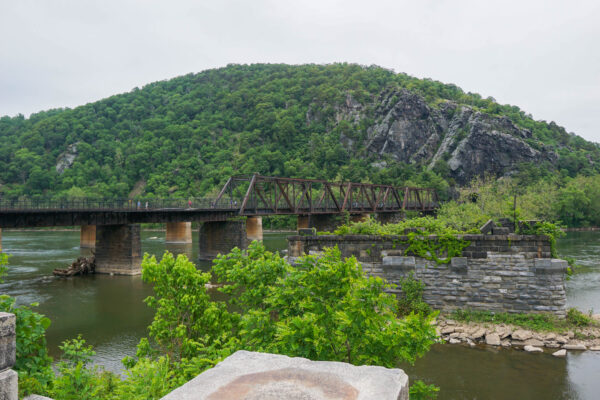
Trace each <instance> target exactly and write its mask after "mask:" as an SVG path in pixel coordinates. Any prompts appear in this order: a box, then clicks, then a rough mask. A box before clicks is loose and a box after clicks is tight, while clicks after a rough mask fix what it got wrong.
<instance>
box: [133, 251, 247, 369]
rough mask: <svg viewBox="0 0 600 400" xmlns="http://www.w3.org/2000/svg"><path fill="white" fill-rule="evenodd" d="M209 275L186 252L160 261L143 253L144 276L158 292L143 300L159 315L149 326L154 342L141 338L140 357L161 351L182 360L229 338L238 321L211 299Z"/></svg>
mask: <svg viewBox="0 0 600 400" xmlns="http://www.w3.org/2000/svg"><path fill="white" fill-rule="evenodd" d="M210 278H211V275H210V274H209V273H202V272H200V271H198V270H197V269H196V266H195V265H194V264H193V263H191V262H190V261H189V260H188V259H187V257H186V256H185V255H179V256H177V258H176V259H175V258H174V257H173V255H172V254H171V253H169V252H166V253H165V254H164V255H163V258H162V260H161V261H160V263H159V262H157V261H156V258H155V257H154V256H152V257H150V256H148V255H147V254H146V255H144V260H143V261H142V279H143V280H144V282H148V283H152V284H153V288H154V293H155V296H149V297H148V298H146V299H145V300H144V301H145V302H146V304H147V305H148V306H149V307H151V308H154V309H155V310H156V314H155V316H154V320H153V321H152V323H151V324H150V326H149V327H148V330H149V334H150V337H151V338H152V342H150V341H148V340H142V341H141V342H140V345H139V346H138V356H148V355H156V354H160V355H167V356H168V357H169V358H170V359H171V360H173V361H180V360H185V359H189V358H192V357H196V356H198V355H200V354H202V353H203V352H207V351H208V352H212V347H211V346H213V345H216V344H219V343H220V341H221V340H226V339H227V337H228V335H229V332H230V331H231V329H232V326H233V323H234V322H235V321H234V320H233V319H232V316H231V314H230V313H228V312H227V310H226V306H225V304H224V303H222V302H215V301H211V299H210V297H209V295H208V293H207V291H206V288H205V285H206V284H207V283H209V282H210ZM211 355H212V353H211Z"/></svg>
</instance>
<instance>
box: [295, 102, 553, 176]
mask: <svg viewBox="0 0 600 400" xmlns="http://www.w3.org/2000/svg"><path fill="white" fill-rule="evenodd" d="M371 108H372V109H374V115H372V116H370V117H371V118H372V119H373V120H374V121H375V122H374V124H373V125H372V126H370V127H369V128H368V130H367V141H366V143H364V145H365V147H366V149H367V151H368V152H370V153H375V154H378V155H379V156H382V157H383V156H384V155H387V156H389V157H391V158H393V159H395V160H397V161H402V162H406V163H416V164H424V165H428V166H429V167H430V168H433V167H434V166H435V165H436V164H437V163H439V162H446V163H447V165H448V167H449V171H450V175H451V176H452V177H453V178H454V179H455V180H456V181H457V182H458V183H459V184H466V183H468V182H470V181H471V180H472V179H473V178H474V177H476V176H481V175H484V174H490V175H494V176H505V175H510V174H511V173H513V172H514V171H515V170H516V168H517V166H518V165H519V164H520V163H523V162H529V163H536V164H540V163H544V162H548V163H550V164H555V163H556V161H557V160H558V156H557V154H556V153H555V152H554V151H552V150H550V149H548V148H545V147H544V146H543V145H539V146H536V147H538V148H537V149H536V148H534V147H533V146H532V145H531V144H530V143H528V139H531V137H532V134H531V132H530V131H529V130H527V129H523V128H520V127H517V126H516V125H515V124H513V123H512V122H511V121H510V120H509V119H508V118H506V117H495V116H491V115H488V114H485V113H483V112H480V111H477V110H475V109H473V108H471V107H469V106H464V105H458V104H456V103H454V102H451V101H446V102H443V103H441V104H440V105H439V106H436V107H433V106H431V105H429V104H427V102H426V101H425V100H424V99H423V98H422V97H421V96H420V95H418V94H416V93H413V92H410V91H408V90H394V91H389V92H387V93H383V94H382V95H381V96H379V98H378V99H376V100H375V101H374V104H373V105H371ZM366 113H367V107H363V106H361V105H360V104H359V103H358V102H356V101H355V100H353V99H352V98H351V97H350V96H348V98H347V99H346V101H345V103H344V104H343V105H341V106H340V107H338V109H337V115H336V122H338V123H339V122H340V121H341V120H346V121H349V122H351V123H357V122H358V121H359V120H360V119H361V118H364V117H365V116H366ZM310 117H311V116H307V119H310ZM342 139H343V140H342V142H343V143H344V144H345V145H346V146H348V144H349V143H352V142H351V141H348V140H344V138H342Z"/></svg>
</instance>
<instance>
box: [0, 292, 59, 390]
mask: <svg viewBox="0 0 600 400" xmlns="http://www.w3.org/2000/svg"><path fill="white" fill-rule="evenodd" d="M15 302H16V299H15V298H13V297H10V296H7V295H0V311H4V312H9V313H13V314H15V316H16V336H17V338H16V339H17V340H16V341H17V359H16V363H15V366H14V369H15V370H16V371H17V372H18V373H19V376H20V377H23V378H24V380H25V381H28V382H29V383H28V385H30V386H32V387H36V386H37V385H38V383H39V384H40V385H41V386H45V385H47V384H48V383H49V382H50V381H51V380H52V377H53V373H52V368H51V364H52V358H51V357H50V356H49V355H48V349H47V347H46V329H48V327H49V326H50V319H48V318H47V317H45V316H44V315H42V314H39V313H36V312H35V311H33V310H32V309H31V308H30V307H37V306H38V303H32V304H30V306H29V307H28V306H25V305H19V306H17V305H16V304H15ZM25 377H27V378H25ZM35 381H37V382H38V383H36V382H35Z"/></svg>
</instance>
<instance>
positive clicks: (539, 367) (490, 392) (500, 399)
mask: <svg viewBox="0 0 600 400" xmlns="http://www.w3.org/2000/svg"><path fill="white" fill-rule="evenodd" d="M568 362H569V361H568V360H566V359H560V358H556V357H552V356H551V355H549V354H530V353H525V352H523V351H517V350H506V349H495V350H494V349H490V348H488V347H475V348H468V347H464V346H459V345H455V346H450V345H435V346H434V347H433V348H432V349H431V351H429V353H427V355H426V356H425V357H424V358H423V359H421V360H418V361H417V362H416V363H415V365H414V366H407V365H402V366H401V367H402V368H403V369H404V370H405V371H406V373H407V374H408V375H409V376H410V379H411V380H415V379H422V380H424V381H425V382H427V383H434V384H436V385H437V386H439V387H440V389H441V391H440V395H439V397H438V398H439V400H444V399H453V400H467V399H468V400H472V399H495V400H505V399H506V400H515V399H522V400H525V399H536V400H537V399H544V400H545V399H593V398H595V397H589V396H586V397H582V396H581V392H580V391H579V390H577V389H579V388H577V387H576V386H575V385H573V384H572V383H571V381H570V380H569V376H570V374H569V373H568V368H567V364H568ZM596 368H598V366H596ZM589 373H590V372H588V374H589ZM594 373H595V372H594ZM590 378H592V379H591V380H592V381H593V380H594V379H593V377H591V376H589V375H588V376H586V377H585V380H586V381H590ZM596 389H600V388H598V387H596ZM592 393H594V392H590V393H589V394H592Z"/></svg>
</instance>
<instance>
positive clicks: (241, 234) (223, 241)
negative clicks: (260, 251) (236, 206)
mask: <svg viewBox="0 0 600 400" xmlns="http://www.w3.org/2000/svg"><path fill="white" fill-rule="evenodd" d="M261 228H262V223H261ZM261 230H262V229H261ZM198 245H199V247H198V250H199V252H198V257H199V258H200V259H201V260H212V259H214V258H216V257H217V256H218V255H219V254H227V253H229V252H230V251H231V249H233V248H234V247H238V248H240V249H244V248H246V247H248V237H247V233H246V221H245V220H234V221H214V222H204V223H203V224H202V225H200V229H199V235H198Z"/></svg>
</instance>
